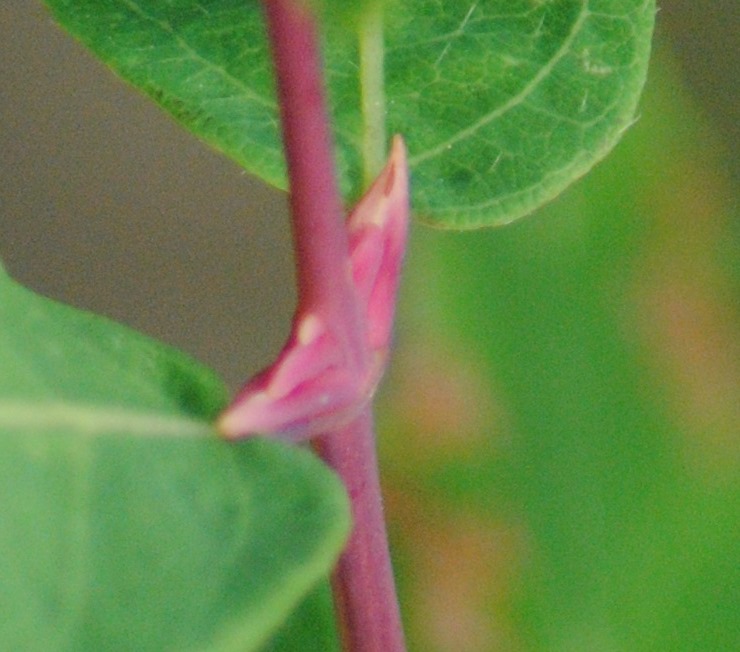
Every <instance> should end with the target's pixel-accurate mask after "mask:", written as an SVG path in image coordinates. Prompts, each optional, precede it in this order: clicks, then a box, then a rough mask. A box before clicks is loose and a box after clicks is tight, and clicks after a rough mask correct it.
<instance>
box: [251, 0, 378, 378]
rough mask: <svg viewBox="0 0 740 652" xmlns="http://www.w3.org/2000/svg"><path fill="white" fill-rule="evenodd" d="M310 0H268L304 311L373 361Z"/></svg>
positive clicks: (300, 309) (300, 302)
mask: <svg viewBox="0 0 740 652" xmlns="http://www.w3.org/2000/svg"><path fill="white" fill-rule="evenodd" d="M304 4H305V3H304V2H303V0H298V1H297V0H265V2H264V5H265V10H266V14H267V23H268V29H269V35H270V41H271V43H272V56H273V61H274V66H275V75H276V77H277V91H278V99H279V103H280V111H281V118H282V127H283V146H284V150H285V158H286V161H287V165H288V177H289V180H290V209H291V216H292V227H293V242H294V247H295V255H296V269H297V282H298V312H302V313H304V314H306V313H307V312H314V313H316V314H318V315H319V316H320V317H321V318H323V319H324V320H325V321H326V323H328V324H331V325H332V331H333V332H334V335H335V336H336V337H339V338H340V339H341V340H343V341H344V342H346V345H347V348H348V350H349V351H351V352H352V353H353V354H354V357H355V359H356V361H357V362H358V368H362V367H364V366H366V363H367V361H366V360H365V354H366V347H365V346H364V342H363V332H362V328H361V321H360V313H359V310H358V307H357V305H356V301H355V298H354V289H353V286H352V268H351V264H350V259H349V244H348V238H347V232H346V230H345V228H344V210H343V206H342V200H341V194H340V192H339V188H338V185H337V181H336V174H335V171H334V152H333V141H332V137H331V131H330V128H329V121H328V117H327V113H326V105H325V101H324V86H323V74H322V67H321V56H320V53H319V51H318V39H317V37H316V29H315V25H314V21H313V19H312V16H311V15H310V14H309V13H308V10H307V8H306V7H305V6H304Z"/></svg>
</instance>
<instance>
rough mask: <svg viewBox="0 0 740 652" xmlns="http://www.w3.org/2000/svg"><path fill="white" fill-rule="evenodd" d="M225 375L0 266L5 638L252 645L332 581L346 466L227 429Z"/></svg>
mask: <svg viewBox="0 0 740 652" xmlns="http://www.w3.org/2000/svg"><path fill="white" fill-rule="evenodd" d="M225 399H226V396H225V391H224V388H223V386H222V384H221V382H220V381H219V380H218V379H217V378H215V377H214V376H213V375H212V374H211V373H210V372H209V371H207V370H205V369H203V368H202V367H201V366H200V365H197V364H196V363H194V362H192V361H190V360H189V359H187V358H186V357H185V356H184V355H183V354H181V353H179V352H177V351H174V350H172V349H169V348H166V347H164V346H162V345H159V344H156V343H154V342H152V341H150V340H148V339H147V338H145V337H143V336H141V335H138V334H136V333H134V332H132V331H130V330H129V329H127V328H125V327H122V326H118V325H116V324H114V323H111V322H109V321H107V320H105V319H102V318H99V317H96V316H94V315H90V314H87V313H83V312H80V311H76V310H73V309H71V308H68V307H66V306H63V305H59V304H56V303H54V302H51V301H49V300H47V299H44V298H41V297H38V296H36V295H34V294H32V293H30V292H28V291H27V290H25V289H24V288H22V287H20V286H19V285H17V284H15V283H14V282H12V281H11V280H10V279H9V278H8V277H7V276H6V275H5V274H4V273H3V272H0V522H2V528H0V577H1V578H2V591H0V614H2V617H1V618H0V648H2V649H7V650H44V652H46V651H48V650H61V649H64V650H103V649H105V650H131V649H136V650H164V649H176V650H214V651H215V650H240V651H241V650H254V649H258V648H259V647H260V646H261V645H262V644H264V643H265V642H266V641H267V640H268V638H269V637H270V636H271V635H272V634H273V632H274V631H275V630H276V629H277V628H278V627H279V625H280V624H281V623H282V622H283V621H284V620H285V619H286V618H287V617H288V615H289V614H290V613H291V611H292V610H293V609H294V608H295V606H296V605H297V604H298V602H299V601H300V600H301V599H302V598H303V597H304V596H305V595H306V594H307V593H308V591H309V590H310V589H311V588H312V587H313V586H314V585H315V584H316V582H317V581H319V580H320V579H321V578H323V577H325V576H326V575H327V574H328V572H329V570H330V568H331V566H332V564H333V562H334V559H335V558H336V555H337V554H338V552H339V550H340V548H341V545H342V543H343V541H344V538H345V536H346V533H347V530H348V505H347V500H346V496H345V494H344V492H343V489H342V487H341V485H340V483H339V481H338V479H337V478H336V477H335V476H334V475H333V474H332V473H331V472H330V471H329V470H328V469H326V467H324V465H323V464H321V463H320V462H319V461H318V460H317V459H316V458H315V457H314V456H313V455H311V454H310V453H308V452H307V451H304V450H301V449H299V448H296V447H289V446H285V445H282V444H278V443H275V442H267V441H262V440H253V441H250V442H248V443H245V444H240V445H234V444H228V443H226V442H224V441H222V440H220V439H219V438H218V437H217V436H216V433H215V431H214V430H213V428H212V427H211V425H210V423H211V421H212V419H213V417H214V415H215V414H216V413H217V412H218V410H219V409H220V408H221V407H222V406H223V404H224V402H225Z"/></svg>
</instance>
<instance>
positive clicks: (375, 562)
mask: <svg viewBox="0 0 740 652" xmlns="http://www.w3.org/2000/svg"><path fill="white" fill-rule="evenodd" d="M314 448H315V449H316V450H317V451H318V453H319V455H321V457H322V458H323V459H324V460H325V461H326V462H327V463H328V464H329V465H330V466H331V467H332V468H334V469H335V470H336V472H337V473H338V474H339V475H340V477H341V478H342V480H343V482H344V485H345V487H346V488H347V491H348V492H349V496H350V501H351V503H352V511H353V518H354V529H353V531H352V534H351V536H350V539H349V542H348V543H347V546H346V547H345V549H344V552H343V553H342V556H341V557H340V558H339V562H338V564H337V567H336V569H335V570H334V575H333V576H332V588H333V590H334V603H335V606H336V609H337V617H338V619H339V627H340V636H341V641H342V649H343V650H345V651H348V652H349V651H351V652H403V650H405V649H406V646H405V643H404V635H403V627H402V624H401V616H400V613H399V610H398V601H397V599H396V588H395V584H394V581H393V568H392V566H391V560H390V555H389V553H388V537H387V534H386V529H385V519H384V516H383V504H382V495H381V491H380V479H379V477H378V463H377V459H376V454H375V436H374V432H373V420H372V414H371V411H370V408H367V409H366V410H365V411H364V412H363V413H362V414H361V415H360V416H359V417H358V418H357V419H356V420H355V421H354V422H352V423H351V424H350V425H348V426H347V427H346V428H345V429H344V430H343V431H342V432H339V433H336V434H332V435H327V436H325V437H320V438H318V439H316V440H315V441H314Z"/></svg>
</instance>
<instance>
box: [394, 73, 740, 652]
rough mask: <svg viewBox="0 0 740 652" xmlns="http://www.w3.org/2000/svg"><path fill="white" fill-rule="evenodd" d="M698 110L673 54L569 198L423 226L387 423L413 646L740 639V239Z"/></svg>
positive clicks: (635, 644) (415, 245)
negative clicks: (483, 220) (510, 213)
mask: <svg viewBox="0 0 740 652" xmlns="http://www.w3.org/2000/svg"><path fill="white" fill-rule="evenodd" d="M663 64H665V60H663ZM695 121H696V116H695V113H694V112H693V111H692V108H691V106H690V104H688V103H687V102H686V98H685V97H684V96H683V94H682V93H681V90H680V80H678V79H677V78H676V77H675V76H674V75H671V74H670V73H669V70H668V69H667V68H666V66H665V65H663V66H662V67H661V66H659V65H656V70H655V74H654V75H653V77H652V84H651V86H650V88H649V89H648V90H647V91H646V97H645V107H644V114H643V118H642V119H641V121H640V124H639V125H638V126H637V127H636V128H635V130H634V131H633V132H631V133H630V134H629V136H628V137H627V138H626V139H625V142H624V146H623V147H621V148H620V149H619V152H615V154H614V156H612V157H610V159H609V160H608V161H607V162H605V163H604V165H603V166H600V167H599V169H598V170H596V171H594V174H593V175H590V176H589V178H588V179H584V180H583V182H581V183H580V184H578V185H577V186H575V187H574V188H572V189H571V191H569V193H568V194H567V195H564V196H563V197H562V198H561V199H560V200H558V201H557V202H556V203H554V204H553V205H551V206H549V207H547V209H546V214H542V215H539V216H537V217H535V218H533V219H531V220H527V221H525V222H521V223H519V224H517V225H513V226H512V227H511V228H508V229H504V230H496V231H489V232H484V233H470V234H468V233H465V234H455V235H451V234H443V233H436V232H433V231H429V230H424V231H419V232H417V233H415V234H414V236H415V237H412V239H411V241H412V249H411V252H410V255H409V260H408V266H407V270H406V272H407V273H406V281H407V285H406V290H405V301H404V302H403V304H402V306H401V309H400V313H399V320H400V323H399V338H398V347H397V351H396V356H395V358H394V366H393V367H392V372H393V373H392V378H391V379H390V380H391V381H392V383H391V386H390V387H389V388H388V389H389V391H388V392H387V395H386V400H385V407H386V418H385V420H381V424H382V423H383V422H385V423H386V425H387V427H386V428H383V427H381V433H382V432H384V431H385V432H387V435H386V438H385V440H384V441H385V442H386V450H385V451H384V453H385V454H384V455H383V456H382V463H383V468H384V469H385V471H386V476H385V477H386V487H387V490H388V495H390V496H393V497H394V500H393V502H392V503H391V510H390V511H391V514H390V517H391V519H392V522H393V519H394V517H395V520H396V523H397V525H396V527H395V528H394V530H395V532H396V534H397V537H396V540H395V544H396V545H395V551H396V552H397V554H398V556H399V558H401V559H403V560H404V564H405V565H406V566H407V567H408V568H409V571H408V573H407V575H406V576H405V582H404V587H405V591H404V599H403V603H404V604H405V605H407V609H408V615H407V621H408V622H409V623H410V627H411V631H410V637H411V644H412V647H414V648H416V649H439V650H456V649H459V647H457V646H455V645H447V646H445V645H444V644H443V643H441V642H440V641H443V642H444V641H447V640H448V639H445V638H444V636H445V634H446V633H448V632H446V631H445V629H444V626H445V624H446V623H449V622H450V621H452V622H456V623H465V624H467V626H463V625H461V627H460V630H454V631H455V633H456V635H457V637H458V639H457V640H465V641H467V642H468V649H475V650H480V651H481V652H483V651H487V650H501V649H506V650H509V649H511V650H522V649H524V650H533V651H534V650H542V651H552V650H567V651H568V652H580V651H583V652H591V651H594V650H599V651H602V650H608V651H610V652H649V651H650V652H652V651H657V650H671V652H693V651H696V650H723V651H724V650H727V651H729V650H735V649H738V646H739V645H740V638H739V636H738V635H739V634H740V630H738V628H737V604H738V600H740V566H739V565H738V564H737V558H738V536H737V522H738V519H739V518H740V482H738V479H740V473H739V471H740V455H739V453H740V450H739V449H738V439H737V434H738V423H739V422H738V418H737V417H738V404H737V388H738V382H739V381H740V378H739V377H738V371H739V369H738V365H737V358H736V357H735V358H734V359H733V360H732V361H730V358H732V353H731V351H732V350H733V346H734V339H733V338H734V334H735V333H736V332H737V325H738V322H737V317H738V314H737V306H736V302H734V303H733V300H734V298H735V295H734V294H732V292H729V291H728V288H729V287H731V283H732V279H731V278H729V276H730V274H735V273H736V272H735V270H737V268H738V260H737V258H738V252H739V251H740V248H738V247H737V233H734V234H733V231H736V229H734V223H733V221H732V220H731V216H730V212H729V210H728V209H729V207H730V206H731V204H732V199H731V198H729V197H728V196H727V192H726V188H723V186H722V182H721V172H722V168H721V167H719V166H712V164H711V163H710V161H711V160H712V158H713V155H711V154H710V155H708V151H712V150H711V148H712V146H713V143H712V139H711V138H709V137H708V135H707V134H706V133H705V131H703V130H700V129H698V128H697V126H696V123H695ZM705 143H708V144H705ZM704 148H706V149H704ZM687 232H690V233H691V237H690V238H687V236H686V234H687ZM728 249H729V252H730V253H729V254H728V255H727V260H726V261H725V260H723V259H722V258H721V255H724V254H726V253H727V251H728ZM667 372H668V373H667ZM388 412H392V414H393V416H392V419H391V417H390V416H389V415H388ZM471 542H472V543H471ZM450 578H451V579H450ZM443 591H446V594H445V597H446V600H445V601H435V600H433V599H429V598H428V597H427V596H428V595H429V594H432V595H438V594H440V593H442V592H443ZM453 610H454V611H453ZM440 622H441V625H439V623H440ZM435 636H436V638H435ZM471 637H472V640H473V641H475V644H470V640H471Z"/></svg>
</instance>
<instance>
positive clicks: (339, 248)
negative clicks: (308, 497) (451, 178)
mask: <svg viewBox="0 0 740 652" xmlns="http://www.w3.org/2000/svg"><path fill="white" fill-rule="evenodd" d="M264 4H265V8H266V14H267V19H268V26H269V32H270V39H271V42H272V46H273V57H274V60H275V71H276V77H277V84H278V95H279V99H280V106H281V111H282V122H283V139H284V146H285V153H286V159H287V163H288V174H289V179H290V191H291V212H292V220H293V236H294V239H295V247H296V266H297V273H298V294H299V311H300V312H303V313H306V312H316V313H317V314H319V315H320V316H321V317H322V318H323V319H324V320H325V323H326V324H327V325H328V326H329V327H330V328H331V329H332V331H333V333H334V334H335V336H336V337H338V338H339V339H340V340H342V341H344V343H345V345H346V346H347V347H348V350H349V351H351V353H352V354H354V356H355V360H356V361H357V363H358V364H357V367H356V368H357V369H358V370H361V369H367V368H368V364H369V363H368V362H367V359H368V358H369V356H370V352H369V350H368V347H367V345H366V343H365V330H366V329H365V328H364V327H365V324H364V323H363V318H364V317H365V316H364V315H363V311H362V310H361V308H360V306H359V302H358V299H357V296H356V294H355V290H354V286H353V282H352V268H351V262H350V256H349V244H348V237H347V232H346V229H345V226H344V221H343V219H342V218H343V211H342V204H341V198H340V194H339V190H338V187H337V183H336V176H335V172H334V158H333V147H332V139H331V134H330V129H329V121H328V115H327V112H326V108H325V103H324V94H323V77H322V68H321V63H320V56H319V51H318V45H317V43H318V41H317V38H316V29H315V25H314V21H313V19H312V17H311V16H310V14H309V13H308V10H307V8H306V6H305V3H304V2H303V1H302V0H264ZM315 445H316V449H317V451H318V452H319V454H320V455H321V456H322V458H323V459H324V460H325V461H326V462H327V463H328V464H329V465H330V466H331V467H332V468H334V469H335V470H336V471H337V472H338V473H339V475H340V476H341V477H342V479H343V481H344V483H345V486H346V487H347V490H348V492H349V495H350V499H351V503H352V511H353V517H354V529H353V532H352V534H351V537H350V541H349V543H348V545H347V548H346V549H345V551H344V553H343V554H342V556H341V558H340V560H339V563H338V565H337V568H336V570H335V573H334V577H333V581H332V584H333V586H334V595H335V603H336V607H337V614H338V617H339V620H340V630H341V635H342V641H343V645H344V650H345V651H346V652H402V651H403V650H405V645H404V640H403V631H402V628H401V619H400V615H399V610H398V601H397V598H396V594H395V587H394V582H393V573H392V568H391V563H390V558H389V553H388V543H387V537H386V532H385V523H384V520H383V508H382V499H381V493H380V483H379V478H378V467H377V461H376V455H375V437H374V432H373V425H372V417H371V413H370V409H369V408H366V409H365V411H364V412H363V413H362V414H361V415H360V417H358V418H357V419H356V420H355V421H354V422H352V423H351V424H350V425H349V426H347V427H345V428H344V429H342V430H340V431H338V432H330V433H327V434H325V435H323V436H321V437H320V438H318V439H317V440H316V442H315Z"/></svg>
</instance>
